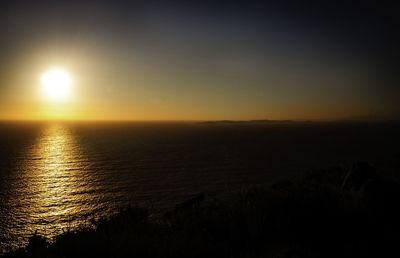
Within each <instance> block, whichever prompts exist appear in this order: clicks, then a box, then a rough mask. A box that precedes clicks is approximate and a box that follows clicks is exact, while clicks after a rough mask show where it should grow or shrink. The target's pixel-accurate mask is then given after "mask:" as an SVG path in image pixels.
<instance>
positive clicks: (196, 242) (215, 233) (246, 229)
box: [5, 164, 400, 257]
mask: <svg viewBox="0 0 400 258" xmlns="http://www.w3.org/2000/svg"><path fill="white" fill-rule="evenodd" d="M360 167H365V166H364V165H360V164H358V165H355V167H354V168H353V169H352V170H350V171H347V170H345V169H342V168H330V169H326V170H318V171H312V172H309V173H307V174H306V175H304V176H302V177H299V178H295V179H292V180H285V181H280V182H278V183H276V184H274V185H272V186H271V187H268V188H261V187H259V188H251V189H247V190H243V191H239V192H237V193H235V194H233V196H231V197H230V198H226V199H224V200H220V199H215V198H207V196H203V195H199V196H196V197H194V198H193V199H190V200H188V201H186V202H184V203H183V204H181V205H178V206H177V207H176V208H175V209H174V210H171V211H169V212H167V213H165V214H164V216H154V214H152V213H151V212H150V211H149V210H147V209H146V208H143V207H137V206H132V207H127V208H124V209H122V210H121V211H120V212H119V213H118V214H116V215H115V216H113V217H110V218H103V219H100V220H97V221H92V226H90V227H89V226H88V227H86V228H82V229H79V230H74V231H67V232H64V233H63V234H61V235H59V236H57V237H55V238H54V239H52V241H48V240H47V239H45V238H44V237H42V236H40V235H38V234H37V233H35V234H34V235H33V236H32V237H31V238H30V239H29V244H28V245H27V246H26V247H25V248H21V249H18V250H15V251H13V252H10V253H7V254H5V257H383V256H389V255H391V256H393V255H395V253H397V254H399V250H398V248H397V247H398V246H400V245H399V244H400V241H399V240H400V238H399V233H400V231H399V229H400V226H399V225H400V221H399V218H400V217H399V216H398V215H400V213H398V211H397V206H398V203H399V202H398V201H399V200H400V192H399V187H398V184H397V183H396V182H395V181H393V180H388V179H384V178H380V177H378V176H376V175H375V174H374V173H370V172H368V173H369V174H368V176H365V179H364V180H362V181H361V182H360V180H358V179H359V178H360V177H354V176H352V175H351V173H363V172H360V171H359V168H360ZM368 169H370V168H369V167H368ZM354 171H356V172H354ZM368 171H370V170H368ZM349 178H350V179H351V178H357V182H352V181H351V180H350V179H349ZM361 178H363V177H361ZM344 182H345V183H344ZM352 184H356V186H357V187H351V186H352ZM344 185H345V187H344Z"/></svg>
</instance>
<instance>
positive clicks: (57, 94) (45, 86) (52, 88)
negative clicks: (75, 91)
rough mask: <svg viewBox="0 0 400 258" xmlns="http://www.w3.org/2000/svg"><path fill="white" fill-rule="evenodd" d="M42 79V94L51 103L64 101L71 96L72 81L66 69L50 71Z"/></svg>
mask: <svg viewBox="0 0 400 258" xmlns="http://www.w3.org/2000/svg"><path fill="white" fill-rule="evenodd" d="M40 79H41V84H42V92H43V94H44V95H45V96H46V98H47V99H49V100H50V101H56V102H59V101H64V100H66V99H68V97H69V96H70V94H71V84H72V80H71V77H70V75H69V74H68V72H67V71H65V70H64V69H61V68H53V69H50V70H48V71H46V72H45V73H43V75H42V76H41V78H40Z"/></svg>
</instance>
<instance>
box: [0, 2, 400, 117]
mask: <svg viewBox="0 0 400 258" xmlns="http://www.w3.org/2000/svg"><path fill="white" fill-rule="evenodd" d="M398 13H399V9H398V8H396V7H395V6H392V5H390V4H389V3H388V4H387V3H385V2H384V1H361V0H360V1H358V0H357V1H344V0H343V1H342V0H341V1H316V0H314V1H294V0H281V1H278V0H276V1H262V2H261V1H151V0H148V1H60V0H59V1H57V0H53V1H41V0H38V1H28V0H26V1H22V0H14V1H8V0H3V1H1V3H0V31H1V34H0V49H1V50H0V119H34V120H35V119H82V120H220V119H232V120H249V119H295V120H304V119H306V120H335V119H360V118H361V119H399V118H400V105H398V100H399V96H400V87H399V82H400V71H399V69H400V64H399V58H400V51H399V49H398V46H399V43H400V40H399V35H400V33H399V28H398V26H397V23H399V22H398V18H397V17H398V16H399V15H398ZM52 67H61V68H63V69H65V70H66V71H68V73H69V74H70V76H71V79H72V81H73V83H72V95H71V97H70V99H69V100H68V101H65V102H59V103H54V102H50V101H48V100H46V99H45V98H43V96H42V93H41V91H40V87H41V85H40V78H41V76H42V74H43V73H45V72H46V71H47V70H48V69H50V68H52Z"/></svg>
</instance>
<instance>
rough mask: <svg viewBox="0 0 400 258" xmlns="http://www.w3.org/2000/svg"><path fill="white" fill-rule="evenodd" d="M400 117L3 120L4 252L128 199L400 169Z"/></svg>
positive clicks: (0, 217) (163, 205)
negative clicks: (324, 172) (325, 173)
mask: <svg viewBox="0 0 400 258" xmlns="http://www.w3.org/2000/svg"><path fill="white" fill-rule="evenodd" d="M399 129H400V124H399V123H398V122H290V121H286V122H285V121H283V122H272V121H270V122H268V121H267V122H265V121H264V122H263V121H261V122H257V121H253V122H232V121H220V122H15V121H14V122H11V121H3V122H0V253H1V252H5V251H8V250H12V249H15V248H18V247H21V246H24V245H25V244H26V243H27V240H28V238H29V237H30V236H31V235H32V234H34V233H35V232H38V233H40V234H42V235H44V236H46V237H48V238H49V239H51V238H52V237H54V236H55V235H57V234H60V233H62V232H63V231H65V230H74V229H77V228H79V227H84V226H88V224H90V221H91V220H92V219H93V218H99V217H104V216H110V215H112V214H114V213H115V212H118V210H119V209H121V207H126V206H127V205H142V206H146V207H149V208H150V209H152V210H154V211H155V212H163V211H165V210H168V209H171V208H173V207H174V206H175V205H176V204H178V203H180V202H182V201H184V200H186V199H188V198H190V197H191V196H194V195H196V194H200V193H201V194H205V195H206V196H211V197H216V196H219V195H223V194H225V193H231V192H235V191H240V190H242V189H247V188H251V187H259V186H267V185H270V184H272V183H274V182H276V181H278V180H280V179H285V178H292V177H295V176H298V175H300V174H301V173H306V172H307V171H310V170H315V169H322V168H329V167H333V166H340V167H343V168H350V167H351V165H352V164H353V163H354V162H356V161H367V162H370V163H371V164H372V165H374V166H375V167H376V168H377V169H378V171H380V172H381V173H385V174H387V175H390V176H397V172H399V173H400V170H399V168H400V162H399V160H400V159H399V154H400V152H399V150H400V140H399V139H400V137H399V135H400V130H399Z"/></svg>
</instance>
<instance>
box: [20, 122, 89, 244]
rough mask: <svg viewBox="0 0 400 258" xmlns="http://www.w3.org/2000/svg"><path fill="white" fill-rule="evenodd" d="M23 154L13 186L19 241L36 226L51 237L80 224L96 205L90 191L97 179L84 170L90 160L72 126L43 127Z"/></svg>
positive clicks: (33, 230) (55, 125)
mask: <svg viewBox="0 0 400 258" xmlns="http://www.w3.org/2000/svg"><path fill="white" fill-rule="evenodd" d="M26 156H27V158H26V159H25V161H26V162H25V164H24V165H23V167H22V169H21V170H22V171H23V172H22V173H21V175H20V176H19V178H18V180H17V181H16V182H15V187H14V190H15V193H16V196H17V198H16V199H15V203H14V205H13V206H14V209H13V210H14V211H13V214H12V216H13V217H15V221H18V225H14V226H13V227H12V228H13V230H14V231H15V232H14V233H15V235H21V233H23V234H22V235H24V236H25V238H24V239H21V242H26V239H27V237H28V236H29V234H32V233H33V232H35V231H36V230H37V231H38V232H39V233H42V234H44V235H46V236H47V237H52V236H55V235H56V234H59V233H60V232H62V230H64V229H66V228H75V227H76V226H79V223H82V221H84V220H83V219H82V217H83V216H89V215H88V214H90V212H92V211H93V210H94V209H95V207H93V206H94V205H96V204H95V203H96V202H95V201H94V200H92V199H93V194H91V193H93V191H95V182H96V180H95V179H93V178H91V173H88V172H87V171H88V170H87V167H88V166H89V162H88V160H87V158H86V157H85V155H84V154H83V152H82V150H81V148H80V147H79V144H77V142H76V139H75V137H74V134H73V133H72V132H71V129H70V128H69V127H67V126H64V125H63V124H53V125H50V126H49V127H45V128H43V131H42V132H41V134H40V135H39V137H38V139H37V141H35V143H34V144H33V145H31V146H30V147H29V148H28V151H27V153H26ZM21 218H24V221H21ZM85 221H86V220H85ZM17 231H18V232H17Z"/></svg>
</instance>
